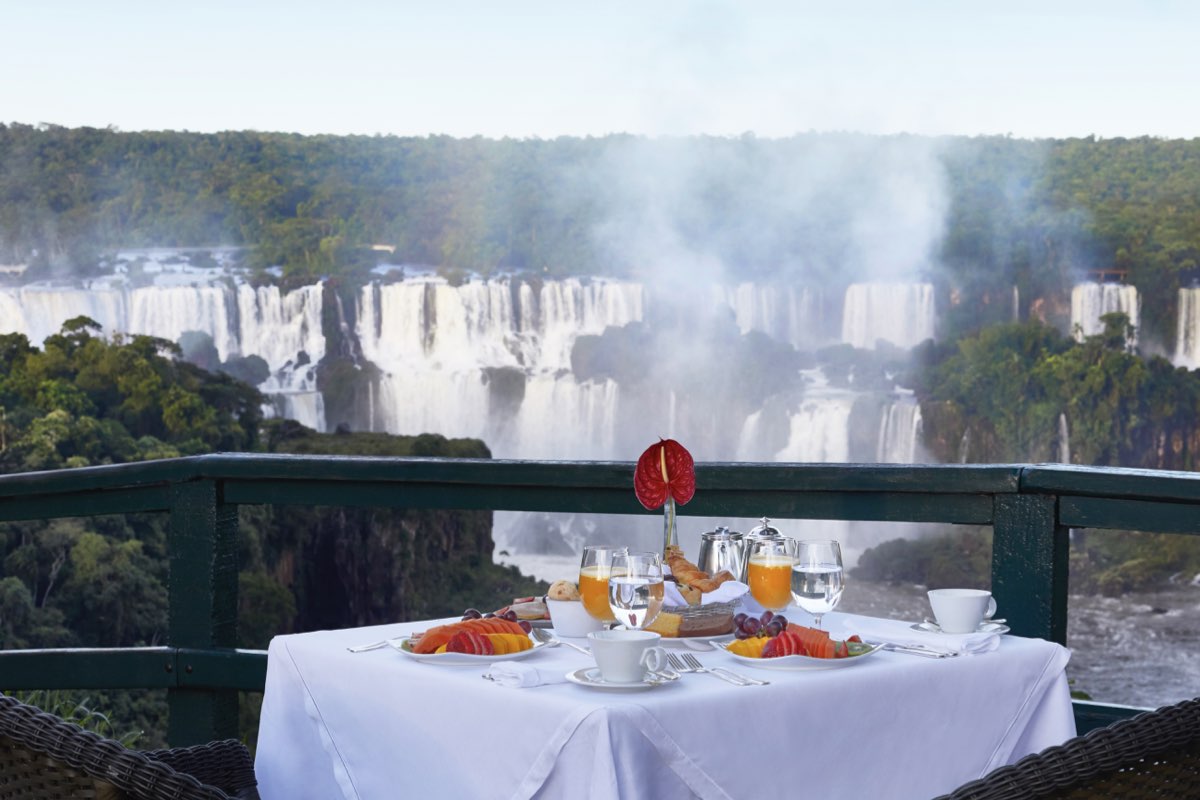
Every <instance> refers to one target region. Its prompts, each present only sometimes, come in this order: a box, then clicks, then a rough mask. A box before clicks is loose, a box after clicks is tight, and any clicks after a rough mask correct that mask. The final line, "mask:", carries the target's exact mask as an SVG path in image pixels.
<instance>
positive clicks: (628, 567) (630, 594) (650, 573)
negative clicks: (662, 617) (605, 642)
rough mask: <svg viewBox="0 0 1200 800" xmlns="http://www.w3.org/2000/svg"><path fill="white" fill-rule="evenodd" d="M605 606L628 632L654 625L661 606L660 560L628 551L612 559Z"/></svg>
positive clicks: (657, 555) (656, 554) (661, 580)
mask: <svg viewBox="0 0 1200 800" xmlns="http://www.w3.org/2000/svg"><path fill="white" fill-rule="evenodd" d="M608 605H609V609H610V610H611V611H612V614H613V616H614V617H615V618H616V620H617V622H619V623H621V624H622V625H624V626H625V627H626V628H629V629H631V630H633V629H641V628H644V627H646V626H647V625H649V624H650V623H651V622H653V621H654V618H655V617H657V616H658V612H659V611H661V610H662V605H663V571H662V557H661V556H660V555H659V554H658V553H629V552H625V553H618V554H617V555H615V556H613V560H612V574H611V576H610V577H609V579H608Z"/></svg>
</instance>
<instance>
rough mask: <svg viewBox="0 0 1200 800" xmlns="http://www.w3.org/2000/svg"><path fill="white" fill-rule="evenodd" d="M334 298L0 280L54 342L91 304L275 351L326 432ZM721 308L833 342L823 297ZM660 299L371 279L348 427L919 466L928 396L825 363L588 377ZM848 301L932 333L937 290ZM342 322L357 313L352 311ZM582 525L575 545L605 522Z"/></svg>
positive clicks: (508, 441) (515, 442) (782, 331)
mask: <svg viewBox="0 0 1200 800" xmlns="http://www.w3.org/2000/svg"><path fill="white" fill-rule="evenodd" d="M160 277H162V278H165V276H160ZM323 292H324V287H322V286H321V285H319V284H318V285H312V286H307V287H303V288H301V289H298V290H295V291H292V292H286V293H285V292H281V291H280V290H279V289H278V288H277V287H272V286H262V287H252V286H249V285H246V284H244V283H240V282H238V281H237V280H236V279H232V278H230V277H228V276H226V275H223V274H221V273H219V272H218V273H217V274H215V275H214V274H208V275H203V276H195V275H192V276H183V277H180V276H175V277H174V278H173V279H171V280H170V281H166V282H159V281H158V280H156V285H152V286H140V287H138V288H136V289H130V288H128V287H127V286H126V285H125V284H124V282H123V281H120V280H114V281H110V282H101V283H98V284H96V285H93V286H92V287H90V288H89V289H81V288H67V287H37V286H29V287H24V288H21V289H6V290H0V327H7V328H9V329H14V330H20V331H22V332H25V333H27V335H30V337H31V339H33V340H34V341H35V342H40V340H41V338H44V337H45V336H46V335H48V334H50V333H53V332H55V331H56V330H57V329H58V327H59V326H60V325H61V324H62V321H63V320H65V319H67V318H70V317H73V316H77V315H80V314H86V315H87V316H90V317H92V318H94V319H96V320H97V321H99V322H100V323H101V324H102V325H103V326H104V329H105V331H107V332H114V331H124V332H130V333H145V334H150V335H154V336H160V337H163V338H168V339H172V340H174V339H177V338H178V336H179V335H180V334H181V333H182V332H184V331H185V330H199V331H203V332H205V333H207V334H208V335H210V336H211V337H212V340H213V344H214V346H215V347H216V349H217V351H218V354H219V355H220V357H221V358H222V359H229V358H232V357H236V356H247V355H251V354H254V355H258V356H260V357H261V358H263V359H264V360H265V361H266V362H267V364H268V366H269V368H270V370H271V376H270V378H269V379H268V380H267V381H266V382H265V383H264V384H263V385H262V386H261V387H260V388H261V389H262V390H263V391H265V392H268V393H270V394H271V395H273V400H272V409H273V412H274V413H276V414H279V415H282V416H287V417H291V418H293V419H296V420H298V421H299V422H301V423H303V424H305V425H307V426H309V427H313V428H315V429H317V430H324V429H325V411H324V405H323V397H322V394H321V393H320V392H319V391H318V390H317V386H316V380H315V376H316V369H315V368H316V365H317V364H318V363H319V362H320V361H321V359H322V358H324V357H325V356H326V342H325V338H324V336H323V333H322V329H321V324H322V302H323ZM714 301H715V302H717V303H719V304H723V305H725V306H727V307H728V308H729V309H730V313H731V314H732V316H733V319H734V320H735V321H736V323H737V326H738V329H739V330H740V331H742V332H743V333H745V332H749V331H760V332H762V333H765V334H767V335H768V336H771V337H772V338H774V339H776V340H777V341H782V342H787V343H789V344H791V345H793V346H796V347H797V348H798V349H802V350H812V349H814V348H816V347H819V346H822V345H824V344H826V343H827V342H828V337H827V335H826V333H825V320H824V319H823V317H822V314H823V301H822V299H821V295H820V293H819V292H816V291H813V290H809V289H804V288H800V287H786V286H776V287H770V286H756V285H753V284H749V283H743V284H739V285H737V286H735V287H731V288H730V287H726V288H722V289H719V290H716V291H715V294H714ZM646 303H647V300H646V294H645V291H644V289H643V287H642V286H641V285H640V284H636V283H630V282H621V281H613V280H604V279H591V280H581V279H565V280H544V279H535V280H533V281H529V280H520V279H509V278H501V279H493V280H486V281H485V280H469V281H466V282H464V283H462V284H461V285H451V284H449V283H448V282H446V281H444V280H441V279H439V278H435V277H431V276H420V277H416V278H412V277H410V278H409V279H407V280H404V281H400V282H390V283H382V282H376V283H371V284H369V285H367V286H366V287H364V288H363V290H362V291H361V293H360V295H359V297H358V298H357V301H356V309H355V310H356V312H357V313H356V314H355V315H354V323H353V324H354V325H355V326H356V327H355V330H354V333H355V334H356V337H343V338H347V339H348V341H350V342H351V343H353V340H354V339H355V338H356V339H357V341H358V343H359V344H360V345H361V353H357V352H355V353H342V354H341V355H343V356H346V355H352V356H353V357H354V359H355V363H359V362H360V361H367V362H371V363H373V364H374V365H375V366H376V367H378V368H379V370H380V371H381V373H382V375H381V377H380V378H379V379H378V380H372V381H369V382H368V385H367V386H366V391H365V392H364V395H363V398H364V405H363V406H362V407H361V412H360V413H359V416H360V418H357V419H351V420H348V421H349V422H350V423H351V427H352V428H358V429H367V430H376V431H388V432H391V433H398V434H416V433H440V434H442V435H445V436H449V437H472V438H479V439H482V440H483V441H484V442H485V443H487V445H488V446H489V448H490V449H491V451H492V453H493V455H495V456H497V457H513V458H535V459H566V460H571V459H594V460H611V459H627V458H630V457H631V455H634V454H635V453H633V452H632V450H634V449H636V447H637V446H638V443H639V442H640V441H641V437H642V434H638V435H637V441H630V433H629V431H628V429H629V427H630V424H631V423H636V424H637V425H639V426H640V427H639V428H638V430H641V429H642V428H644V429H646V431H648V434H647V435H650V436H653V435H664V436H677V437H679V438H680V439H681V440H683V441H685V442H689V443H691V442H702V443H704V444H703V445H702V446H703V448H704V451H703V455H702V457H704V458H708V459H716V460H723V459H729V458H736V459H740V460H747V461H799V462H816V463H822V462H825V463H828V462H844V461H869V460H872V459H874V460H877V461H889V462H899V463H909V462H914V461H918V460H920V459H919V456H918V452H919V451H918V447H917V443H918V440H919V438H920V409H919V408H918V407H917V405H916V404H915V403H914V402H912V399H911V397H908V396H895V395H893V396H891V397H888V398H883V397H881V396H880V395H879V394H878V393H875V392H861V391H852V390H850V389H846V388H835V387H832V386H830V385H829V383H828V381H827V380H826V378H825V376H824V375H822V374H821V373H820V371H819V370H810V371H809V372H807V373H806V384H805V386H804V388H803V389H802V390H794V391H792V392H790V393H781V394H774V393H772V392H770V391H765V392H763V393H762V396H761V397H758V396H756V395H755V394H754V393H749V394H747V393H745V392H737V394H739V395H741V396H742V397H747V398H749V401H748V402H745V401H744V402H742V404H741V408H742V410H741V411H738V412H731V411H730V410H729V409H728V408H724V407H720V406H719V405H716V404H715V403H717V400H716V399H714V398H716V396H717V395H716V394H714V397H713V398H710V397H708V396H707V394H705V393H701V394H699V395H697V394H693V393H689V395H688V396H682V395H680V396H677V393H676V392H675V391H667V392H665V393H663V394H662V395H661V396H656V395H655V394H654V391H653V388H646V387H642V388H641V389H630V390H628V392H624V393H623V387H620V386H619V385H618V384H617V383H616V382H615V381H613V380H580V379H578V378H576V376H575V375H574V374H573V373H572V365H571V353H572V349H573V347H574V344H575V342H576V340H577V339H578V337H579V336H581V335H598V334H601V333H603V332H604V331H605V329H606V328H609V327H620V326H624V325H628V324H630V323H633V322H639V321H642V320H643V319H644V318H645V314H646ZM844 306H845V314H846V319H845V324H844V325H843V331H844V334H845V338H846V341H847V342H848V343H850V344H856V345H859V346H868V347H871V346H874V344H875V341H876V340H877V339H883V340H886V341H890V342H892V343H893V344H896V345H899V346H909V345H911V344H914V343H916V342H919V341H922V340H924V339H926V338H928V337H930V336H932V335H933V330H934V320H933V312H934V306H933V290H932V287H931V286H930V285H929V284H879V285H876V284H856V285H854V286H851V287H850V288H849V289H848V290H847V292H846V295H845V298H844ZM338 319H339V320H341V321H342V323H343V326H345V325H346V324H348V323H347V321H346V320H347V315H345V314H342V313H339V317H338ZM764 388H769V387H764ZM626 395H628V396H626ZM756 403H757V404H758V405H757V406H756V405H755V404H756ZM731 413H732V414H733V415H734V416H731ZM504 517H505V515H503V514H498V515H497V531H498V533H497V542H498V543H502V542H503V543H505V544H508V545H510V546H513V547H518V548H519V547H521V546H522V545H521V543H520V542H515V541H507V542H505V541H504V539H503V537H504V536H506V535H508V534H506V533H504V532H503V531H502V528H504V524H505V523H504ZM575 522H576V524H577V525H578V526H579V527H578V528H576V529H575V530H563V531H562V539H561V542H568V541H574V538H573V537H576V536H578V535H582V534H581V533H580V531H586V530H590V528H588V526H589V525H591V524H592V523H590V522H589V521H588V520H586V519H583V518H580V519H578V520H576V521H575ZM650 527H651V530H653V527H654V526H653V525H651V526H650ZM511 529H512V526H509V530H511ZM652 535H654V536H657V532H656V531H655V532H653V533H652Z"/></svg>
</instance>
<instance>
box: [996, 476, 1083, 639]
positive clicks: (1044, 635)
mask: <svg viewBox="0 0 1200 800" xmlns="http://www.w3.org/2000/svg"><path fill="white" fill-rule="evenodd" d="M994 508H995V516H994V520H995V522H994V527H993V536H992V595H993V596H994V597H995V598H996V605H997V607H998V608H999V610H1000V614H1001V615H1003V616H1004V617H1005V618H1007V619H1008V624H1009V626H1010V627H1011V628H1012V632H1013V633H1014V634H1016V635H1018V636H1032V637H1037V638H1040V639H1049V640H1050V641H1054V642H1058V643H1059V644H1064V645H1065V644H1066V643H1067V559H1068V545H1069V542H1068V531H1067V529H1066V528H1064V527H1062V526H1060V525H1059V524H1058V498H1057V497H1055V496H1053V495H1045V494H998V495H996V497H995V506H994Z"/></svg>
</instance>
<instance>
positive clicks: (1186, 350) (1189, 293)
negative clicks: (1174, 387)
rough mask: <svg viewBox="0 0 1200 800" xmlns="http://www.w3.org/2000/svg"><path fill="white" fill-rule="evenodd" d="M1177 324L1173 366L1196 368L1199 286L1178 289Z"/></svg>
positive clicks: (1199, 359) (1198, 358)
mask: <svg viewBox="0 0 1200 800" xmlns="http://www.w3.org/2000/svg"><path fill="white" fill-rule="evenodd" d="M1177 325H1178V328H1177V330H1176V334H1175V358H1174V363H1175V366H1177V367H1187V368H1188V369H1196V368H1197V367H1200V288H1196V287H1185V288H1182V289H1180V290H1179V320H1178V322H1177Z"/></svg>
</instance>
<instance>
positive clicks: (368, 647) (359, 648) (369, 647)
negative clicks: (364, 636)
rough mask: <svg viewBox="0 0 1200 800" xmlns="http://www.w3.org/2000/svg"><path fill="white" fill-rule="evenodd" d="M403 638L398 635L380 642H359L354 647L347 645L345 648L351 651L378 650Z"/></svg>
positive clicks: (401, 640)
mask: <svg viewBox="0 0 1200 800" xmlns="http://www.w3.org/2000/svg"><path fill="white" fill-rule="evenodd" d="M404 638H405V637H403V636H401V637H398V638H395V639H384V640H383V641H382V642H371V643H370V644H360V645H355V646H354V647H347V648H346V649H347V650H349V651H350V652H351V653H365V652H367V651H368V650H379V649H380V648H383V647H387V646H389V645H393V644H395V643H396V642H403V641H404Z"/></svg>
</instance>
